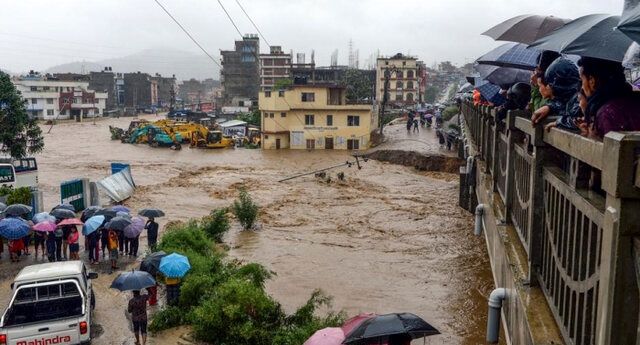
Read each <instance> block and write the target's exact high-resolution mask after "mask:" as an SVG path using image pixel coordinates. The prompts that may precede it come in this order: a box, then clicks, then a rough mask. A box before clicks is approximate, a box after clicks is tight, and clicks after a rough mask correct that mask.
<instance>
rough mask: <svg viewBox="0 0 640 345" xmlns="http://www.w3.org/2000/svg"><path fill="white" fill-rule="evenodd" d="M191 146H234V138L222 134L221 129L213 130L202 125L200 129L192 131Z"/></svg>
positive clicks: (218, 147) (213, 147) (211, 147)
mask: <svg viewBox="0 0 640 345" xmlns="http://www.w3.org/2000/svg"><path fill="white" fill-rule="evenodd" d="M190 138H191V147H197V148H202V149H223V148H227V147H233V146H234V141H233V139H232V138H230V137H227V136H224V135H222V132H221V131H212V130H209V129H208V128H207V127H204V126H202V125H200V128H199V129H198V130H195V131H193V132H191V137H190Z"/></svg>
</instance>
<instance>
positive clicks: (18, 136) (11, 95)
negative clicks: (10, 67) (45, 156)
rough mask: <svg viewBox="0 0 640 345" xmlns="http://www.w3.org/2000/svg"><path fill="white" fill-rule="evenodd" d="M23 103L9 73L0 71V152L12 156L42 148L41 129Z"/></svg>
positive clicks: (20, 156)
mask: <svg viewBox="0 0 640 345" xmlns="http://www.w3.org/2000/svg"><path fill="white" fill-rule="evenodd" d="M25 103H26V101H25V100H24V99H23V98H22V95H21V94H20V92H19V91H18V90H16V88H15V86H14V85H13V84H12V83H11V79H10V78H9V75H8V74H6V73H4V72H2V71H0V153H2V154H5V155H9V156H11V157H13V158H22V157H25V156H26V155H28V154H34V153H38V152H41V151H42V150H43V149H44V139H43V138H42V130H41V129H40V127H39V126H38V123H37V122H36V120H35V119H30V118H29V115H28V114H27V110H26V107H25Z"/></svg>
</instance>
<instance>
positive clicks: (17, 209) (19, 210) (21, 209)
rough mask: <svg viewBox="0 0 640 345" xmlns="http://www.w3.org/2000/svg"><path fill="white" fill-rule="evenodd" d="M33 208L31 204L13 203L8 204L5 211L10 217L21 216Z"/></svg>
mask: <svg viewBox="0 0 640 345" xmlns="http://www.w3.org/2000/svg"><path fill="white" fill-rule="evenodd" d="M32 209H33V208H32V207H31V206H27V205H23V204H13V205H9V206H7V208H5V209H4V211H3V213H4V215H5V216H9V217H19V216H24V215H26V214H29V212H31V210H32Z"/></svg>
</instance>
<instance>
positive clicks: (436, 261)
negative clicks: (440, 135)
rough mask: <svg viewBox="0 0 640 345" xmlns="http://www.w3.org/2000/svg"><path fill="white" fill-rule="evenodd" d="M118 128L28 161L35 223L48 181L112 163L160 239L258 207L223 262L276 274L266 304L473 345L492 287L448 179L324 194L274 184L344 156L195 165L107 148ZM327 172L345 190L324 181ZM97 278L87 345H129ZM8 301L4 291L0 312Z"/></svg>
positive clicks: (269, 156) (355, 175)
mask: <svg viewBox="0 0 640 345" xmlns="http://www.w3.org/2000/svg"><path fill="white" fill-rule="evenodd" d="M129 121H130V118H129V119H126V118H121V119H108V120H101V121H98V122H97V123H96V124H95V125H94V124H92V123H91V122H85V123H67V124H61V125H56V126H54V127H53V129H52V131H51V133H50V134H46V136H45V144H46V150H45V152H44V153H42V154H40V155H38V156H37V158H38V164H39V172H40V184H41V189H42V190H43V191H44V194H45V202H46V206H47V209H48V208H50V207H51V206H53V205H55V204H57V203H58V202H59V184H60V182H61V181H63V180H68V179H72V178H79V177H89V178H91V179H92V180H94V181H95V180H98V179H100V178H102V177H105V176H107V175H108V174H109V164H110V162H114V161H118V162H128V163H130V164H131V165H132V174H133V177H134V180H135V181H136V183H137V184H138V186H139V187H138V189H137V190H136V193H135V195H134V196H133V197H132V198H131V199H130V200H128V201H127V202H126V203H125V205H127V206H129V207H132V208H133V209H140V208H143V207H147V206H154V207H159V208H162V209H164V210H165V212H166V214H167V216H166V217H164V218H161V219H160V220H161V222H160V225H161V227H162V226H163V225H165V224H166V223H167V222H168V221H174V220H187V219H189V218H191V217H200V216H204V215H206V214H208V213H209V212H210V211H211V210H213V209H215V208H218V207H225V206H228V205H230V204H231V203H232V201H233V200H234V199H235V198H236V196H237V191H238V188H239V187H240V186H244V187H246V188H247V189H248V190H249V191H250V193H251V195H252V197H253V198H254V200H255V201H256V202H257V203H258V204H260V206H261V213H260V226H259V230H258V231H250V232H245V231H240V229H239V227H238V226H237V224H234V226H233V228H232V230H231V231H230V232H229V233H228V234H227V236H226V237H225V241H226V242H227V243H228V245H229V247H230V255H231V256H232V257H235V258H238V259H240V260H243V261H247V262H248V261H254V262H258V263H261V264H263V265H265V266H266V267H267V268H268V269H270V270H272V271H275V272H276V273H277V276H276V277H275V278H274V279H272V280H271V281H270V282H269V283H268V284H267V290H268V291H269V293H270V294H272V295H273V296H274V297H275V298H276V299H277V300H278V301H280V302H281V303H282V304H283V306H284V308H285V309H286V310H287V311H289V312H291V311H293V310H295V308H296V307H297V306H300V305H301V304H302V303H304V302H305V301H306V300H307V298H308V297H309V295H310V294H311V292H312V291H313V290H314V289H316V288H321V289H322V290H324V291H325V292H326V293H327V294H329V295H332V296H333V297H334V301H333V308H334V309H335V310H340V309H343V310H345V311H346V312H347V313H348V314H349V315H353V314H356V313H359V312H376V313H386V312H402V311H407V312H413V313H415V314H417V315H420V316H422V317H423V318H425V319H426V320H427V321H429V322H430V323H432V324H433V325H434V326H436V327H437V328H438V329H439V330H440V331H441V332H442V333H443V335H440V336H436V337H431V339H429V340H428V342H427V343H432V344H464V345H467V344H468V345H471V344H474V345H475V344H483V343H484V332H485V327H486V296H488V294H489V292H490V291H491V290H492V288H493V283H492V278H491V271H490V269H489V262H488V257H487V253H486V249H485V245H484V241H483V239H482V238H477V237H474V236H473V234H472V225H473V224H472V217H471V215H470V214H468V213H466V212H465V211H463V210H461V209H460V208H458V207H457V205H456V203H457V195H458V185H457V182H456V181H457V176H456V175H453V174H447V173H438V172H417V171H415V170H414V169H413V168H410V167H403V166H397V165H393V164H388V163H381V162H377V161H373V160H370V161H368V162H367V163H364V164H363V167H362V169H361V170H358V169H357V168H356V167H355V166H354V167H351V168H347V167H345V168H341V169H335V170H332V171H331V172H330V175H331V176H332V177H333V179H332V181H331V182H329V183H327V182H326V181H323V180H319V179H317V178H315V177H314V176H313V175H311V176H307V177H302V178H299V179H294V180H291V181H287V182H282V183H280V182H277V181H278V180H279V179H282V178H284V177H287V176H291V175H294V174H295V173H299V172H306V171H312V170H314V169H317V168H324V167H327V166H331V165H336V164H339V163H341V162H344V161H346V160H349V159H351V157H350V156H349V154H348V153H347V152H344V151H313V152H308V151H288V150H287V151H278V152H277V151H262V150H245V149H236V150H233V149H225V150H209V151H207V150H197V149H189V148H188V147H187V146H186V145H185V146H184V148H183V149H182V150H181V151H171V150H169V149H160V148H156V149H154V148H150V147H148V146H145V145H139V146H135V145H127V144H121V143H120V142H118V141H111V140H109V131H108V126H107V125H108V124H117V125H118V126H120V127H126V126H127V125H128V122H129ZM396 127H397V128H398V129H400V131H398V133H399V134H398V135H401V134H400V133H402V130H404V132H405V133H404V135H406V136H407V138H409V136H410V135H411V134H407V133H406V129H405V128H404V126H391V127H389V129H388V130H389V131H390V132H389V133H390V134H392V135H391V136H392V137H395V138H397V139H398V140H396V141H394V140H392V141H390V142H388V143H386V144H385V145H397V146H398V147H405V148H407V146H406V144H407V143H409V142H411V144H410V145H409V146H408V149H414V148H417V149H420V150H432V151H434V152H436V153H437V154H447V153H446V152H445V151H443V150H441V149H440V148H439V147H438V144H437V140H435V135H434V134H433V130H432V131H424V132H422V133H421V134H420V136H419V137H417V136H415V137H413V136H412V137H410V139H412V140H413V139H415V140H419V141H415V140H413V141H411V140H404V139H403V138H402V137H399V136H396V135H395V134H393V131H394V130H397V129H396ZM47 129H48V127H47V128H45V132H46V130H47ZM400 139H402V140H400ZM405 139H406V138H405ZM418 145H422V146H418ZM340 171H342V172H344V173H345V175H346V180H345V181H337V179H336V178H335V177H336V174H337V173H338V172H340ZM144 243H146V238H145V237H144V234H143V237H142V238H141V244H144ZM143 250H144V248H143ZM126 260H128V262H130V263H134V261H135V259H133V258H129V259H126ZM7 261H8V260H6V258H5V257H3V259H2V260H1V261H0V271H1V272H2V276H1V277H0V278H1V280H0V284H6V285H4V286H8V284H9V283H10V281H11V278H12V277H13V275H14V274H15V273H16V272H17V270H18V267H19V266H20V265H23V264H25V263H27V264H30V263H33V261H32V258H31V257H29V258H27V260H26V261H24V262H23V263H21V264H20V265H12V264H11V263H8V262H7ZM121 267H124V265H122V264H121ZM98 271H99V272H100V273H101V276H100V278H99V279H98V280H97V281H96V293H97V295H98V301H97V308H96V322H97V323H98V324H99V325H100V327H101V328H102V330H103V332H104V333H103V334H102V335H101V336H99V337H98V338H97V339H96V340H95V341H94V344H133V342H132V340H131V339H130V338H131V337H130V335H129V333H128V324H129V323H128V321H127V318H126V317H125V312H124V310H125V305H126V301H127V298H128V296H127V295H126V294H123V293H118V292H116V291H114V290H110V289H108V285H109V284H110V282H111V280H112V279H113V278H115V275H116V274H115V273H114V274H109V272H108V268H107V264H106V263H103V264H101V265H100V267H98ZM7 298H9V296H8V289H4V290H3V292H0V300H1V301H0V302H2V305H6V300H7ZM184 332H186V331H184V330H177V331H176V330H173V331H170V332H168V333H163V335H162V336H161V337H155V338H153V339H150V343H155V344H176V343H178V342H179V340H178V337H179V336H180V335H181V333H184ZM180 342H183V341H182V340H180ZM417 343H420V344H422V341H419V342H417Z"/></svg>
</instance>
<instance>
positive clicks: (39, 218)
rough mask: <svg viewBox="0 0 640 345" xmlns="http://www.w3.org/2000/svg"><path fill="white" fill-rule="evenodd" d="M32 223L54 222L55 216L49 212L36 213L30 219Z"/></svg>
mask: <svg viewBox="0 0 640 345" xmlns="http://www.w3.org/2000/svg"><path fill="white" fill-rule="evenodd" d="M31 220H32V221H33V222H34V223H36V224H37V223H42V222H51V223H55V221H56V217H54V216H52V215H50V214H49V212H40V213H36V214H35V215H34V216H33V218H32V219H31Z"/></svg>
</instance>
